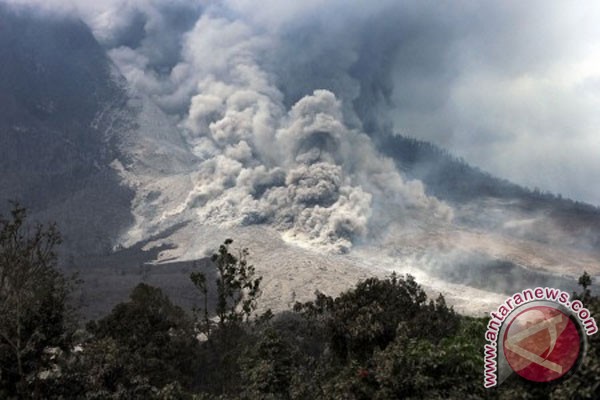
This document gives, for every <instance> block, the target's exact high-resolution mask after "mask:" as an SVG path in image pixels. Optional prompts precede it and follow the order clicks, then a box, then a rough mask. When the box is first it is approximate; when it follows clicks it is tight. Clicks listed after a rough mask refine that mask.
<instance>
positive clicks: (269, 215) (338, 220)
mask: <svg viewBox="0 0 600 400" xmlns="http://www.w3.org/2000/svg"><path fill="white" fill-rule="evenodd" d="M274 46H277V41H276V38H273V37H271V36H269V35H264V34H260V33H257V32H255V31H254V29H253V28H252V27H251V26H249V25H247V24H245V23H243V22H241V21H239V20H233V21H232V20H228V19H226V18H222V17H219V16H212V15H211V14H210V13H205V14H204V15H203V16H202V17H201V18H200V19H199V21H198V22H197V24H196V26H195V27H194V29H193V30H192V31H190V32H189V33H188V34H187V35H186V39H185V45H184V50H183V61H182V62H181V63H179V64H178V65H177V66H176V67H175V68H174V70H175V71H188V73H189V74H191V75H192V77H190V78H188V79H195V80H196V90H195V93H196V94H195V95H194V96H193V97H192V98H191V99H190V107H189V110H188V113H187V115H185V116H184V118H183V119H182V122H181V127H182V129H184V130H185V132H186V136H187V140H188V143H189V145H190V147H191V150H192V152H193V153H194V154H195V156H196V157H197V158H198V165H197V168H196V173H195V174H194V176H195V180H194V182H193V184H192V185H191V188H190V190H189V192H188V194H187V196H186V197H185V201H184V202H183V203H182V204H177V205H174V204H171V205H169V206H168V207H167V208H169V209H171V210H177V211H176V212H175V213H171V214H170V215H169V217H170V218H175V219H173V220H188V219H192V220H194V221H195V222H198V223H201V224H211V225H220V226H224V227H225V226H226V227H232V226H240V225H250V224H270V225H272V226H274V227H276V228H277V229H278V230H280V231H282V232H284V233H285V235H286V237H288V238H292V239H295V240H299V241H303V242H308V243H312V244H316V245H320V246H323V247H325V248H328V249H330V250H332V251H335V252H346V251H348V250H349V249H350V248H351V246H352V242H353V240H355V239H359V238H362V237H364V236H365V235H367V233H369V229H370V228H371V225H370V221H371V220H372V219H373V218H376V217H377V216H375V215H374V212H373V207H372V205H373V199H377V201H378V202H379V203H385V204H386V206H387V207H391V208H393V209H394V217H393V218H390V217H389V215H388V216H386V218H387V219H389V220H396V221H398V220H399V219H402V218H403V217H404V216H405V215H406V214H407V213H409V212H411V211H409V209H417V210H426V211H427V212H433V213H434V214H437V215H438V216H439V217H440V218H448V217H449V216H450V215H451V213H450V210H449V208H448V207H447V206H445V205H444V204H442V203H440V202H438V201H436V200H435V199H432V198H430V197H428V196H426V195H425V193H424V190H423V186H422V185H421V184H419V183H416V182H410V183H406V182H405V181H404V180H403V179H402V177H401V176H400V174H399V173H398V172H397V171H396V170H395V168H394V166H393V163H392V162H391V161H390V160H387V159H384V158H382V157H381V156H379V155H378V154H377V152H376V151H375V149H374V147H373V145H372V143H371V141H370V139H369V138H368V137H367V136H366V135H364V134H362V133H360V132H359V131H357V130H353V129H350V128H348V127H347V126H346V124H345V122H344V115H343V112H342V109H343V104H342V102H341V101H340V100H339V99H337V98H336V96H335V94H334V93H332V92H330V91H327V90H316V91H314V92H313V93H308V94H307V95H306V96H305V97H303V98H301V99H300V100H299V101H298V102H297V103H296V104H294V105H293V106H292V107H291V109H289V110H286V108H285V106H284V102H283V95H282V93H281V92H280V91H279V89H278V88H277V87H276V86H275V84H274V81H275V80H276V79H275V77H273V76H271V75H270V74H269V73H267V72H266V71H265V70H264V69H263V68H262V67H261V65H260V61H261V60H262V59H263V58H264V57H265V54H266V53H267V52H269V51H270V50H272V49H273V47H274ZM164 195H165V196H167V194H164ZM140 207H142V208H143V207H144V204H143V202H142V203H141V204H140ZM380 218H381V216H380Z"/></svg>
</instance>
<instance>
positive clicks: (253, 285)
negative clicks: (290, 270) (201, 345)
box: [190, 239, 262, 334]
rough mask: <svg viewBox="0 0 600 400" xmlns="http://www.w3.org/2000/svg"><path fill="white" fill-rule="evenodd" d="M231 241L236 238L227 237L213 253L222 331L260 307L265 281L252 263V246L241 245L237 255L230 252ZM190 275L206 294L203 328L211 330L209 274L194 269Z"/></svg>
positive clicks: (204, 295) (217, 313) (244, 318)
mask: <svg viewBox="0 0 600 400" xmlns="http://www.w3.org/2000/svg"><path fill="white" fill-rule="evenodd" d="M231 243H233V240H232V239H226V240H225V242H224V243H223V244H222V245H221V246H220V247H219V251H218V253H216V254H213V256H212V258H211V260H212V262H213V263H214V265H215V266H216V268H217V279H216V288H217V305H216V310H215V314H216V317H217V323H218V327H219V329H220V330H221V331H222V330H223V329H224V328H225V327H226V326H227V325H231V324H237V323H239V322H241V321H244V320H246V321H248V319H249V318H250V316H251V314H252V312H253V311H254V310H255V309H256V301H257V299H258V297H259V296H260V282H261V281H262V277H258V278H255V273H256V272H255V269H254V266H252V265H249V264H248V261H247V259H248V255H249V251H248V249H246V248H244V249H241V250H240V251H239V253H238V256H237V257H236V256H234V255H233V254H232V253H231V252H230V245H231ZM190 279H191V280H192V283H193V284H194V285H195V286H196V287H197V288H198V290H199V291H200V292H201V293H202V295H203V297H204V307H203V312H204V315H203V323H204V329H203V330H204V331H205V332H206V333H207V334H208V333H210V330H211V321H210V320H209V314H210V312H209V310H208V300H207V299H208V286H207V281H206V276H205V275H204V274H202V273H201V272H193V273H192V274H191V275H190Z"/></svg>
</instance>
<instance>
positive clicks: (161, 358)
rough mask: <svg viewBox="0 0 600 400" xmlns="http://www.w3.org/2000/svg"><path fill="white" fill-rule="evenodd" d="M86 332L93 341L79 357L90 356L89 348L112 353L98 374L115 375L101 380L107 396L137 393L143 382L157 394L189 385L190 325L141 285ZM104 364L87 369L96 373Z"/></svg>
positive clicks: (193, 360)
mask: <svg viewBox="0 0 600 400" xmlns="http://www.w3.org/2000/svg"><path fill="white" fill-rule="evenodd" d="M88 329H89V330H90V332H91V333H92V334H93V335H94V336H95V337H94V340H93V341H91V342H90V343H88V344H87V345H85V346H84V357H89V355H90V354H92V355H93V354H94V352H93V351H92V350H88V349H96V351H100V352H101V353H102V348H107V349H109V348H112V349H113V350H112V351H111V352H108V351H106V354H116V355H115V357H113V359H114V360H115V361H111V362H110V363H108V364H107V365H106V366H105V367H106V368H103V369H102V370H108V371H118V373H110V374H105V375H103V379H104V382H105V383H104V385H103V386H104V387H106V388H108V389H109V390H110V391H115V390H116V389H117V388H118V387H119V386H121V387H124V388H126V389H127V390H134V389H135V390H137V389H139V386H140V385H139V383H140V382H142V383H143V382H144V381H147V382H149V383H151V385H152V386H154V387H155V388H159V389H160V388H163V387H165V386H166V385H181V386H183V387H190V386H191V385H192V383H193V377H194V373H195V369H196V367H197V358H198V349H199V345H198V341H197V340H196V338H195V337H194V331H193V329H192V321H191V320H190V319H189V318H188V317H187V315H186V314H185V312H184V311H183V309H181V308H180V307H178V306H176V305H174V304H173V303H172V302H171V301H170V300H169V298H168V297H167V296H166V295H165V294H163V292H162V291H161V290H160V289H159V288H155V287H152V286H149V285H147V284H144V283H140V284H139V285H138V286H136V287H135V288H134V289H133V291H132V292H131V295H130V301H128V302H126V303H120V304H118V305H116V306H115V308H114V309H113V310H112V312H111V313H110V314H109V315H107V316H106V317H104V318H103V319H101V320H100V321H98V322H97V323H90V324H89V325H88ZM109 345H110V346H109ZM111 346H112V347H111ZM103 359H104V358H103V357H96V358H94V357H91V359H90V365H89V366H88V369H89V370H90V371H94V370H97V369H98V368H99V362H100V364H101V363H103V361H101V360H103ZM94 381H98V380H97V379H94Z"/></svg>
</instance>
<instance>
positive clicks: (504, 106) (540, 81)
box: [1, 0, 600, 205]
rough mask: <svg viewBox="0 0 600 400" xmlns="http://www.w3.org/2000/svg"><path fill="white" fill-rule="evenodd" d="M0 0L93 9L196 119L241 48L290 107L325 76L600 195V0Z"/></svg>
mask: <svg viewBox="0 0 600 400" xmlns="http://www.w3.org/2000/svg"><path fill="white" fill-rule="evenodd" d="M1 1H5V2H6V1H8V2H10V3H18V4H27V5H30V6H31V5H32V6H33V7H35V8H36V9H40V10H44V12H48V11H49V12H54V13H68V14H73V15H76V16H77V17H78V18H81V19H82V20H83V21H85V22H86V23H87V24H88V25H89V26H90V27H91V28H92V30H93V32H94V34H95V36H96V37H97V38H98V40H99V41H100V42H101V43H102V45H103V46H105V48H106V49H107V51H108V52H109V55H110V56H111V58H112V59H113V60H114V62H115V63H116V64H117V66H118V67H119V68H120V69H121V71H122V72H123V74H124V75H125V76H126V77H127V79H128V80H129V81H130V82H131V83H132V85H134V86H135V87H136V88H137V89H138V90H140V91H142V92H144V93H147V94H148V95H149V96H151V97H152V98H153V99H154V100H155V101H156V102H157V104H158V105H159V106H160V107H161V108H163V110H165V111H166V112H167V113H168V114H170V115H171V116H172V117H173V118H174V119H175V120H177V121H178V122H179V123H180V126H181V127H182V128H183V129H191V130H193V129H192V128H190V126H191V125H190V123H191V122H190V121H192V117H193V116H192V115H191V110H192V108H193V107H192V106H193V99H194V97H195V96H197V95H198V89H199V88H200V87H203V86H202V85H203V84H204V85H206V82H205V78H206V76H207V74H208V75H210V74H213V75H216V76H217V78H218V75H219V74H220V72H219V71H224V70H226V69H227V68H231V65H229V64H228V62H230V61H231V58H228V57H229V56H228V54H231V53H234V52H235V54H236V58H234V59H240V58H239V57H242V58H241V59H245V58H244V57H246V58H252V59H253V60H254V61H256V65H257V68H259V69H260V70H261V71H262V72H264V74H262V75H260V79H263V78H264V79H265V80H266V81H267V82H268V83H269V85H266V86H269V87H274V88H276V89H277V90H276V91H277V93H271V94H268V95H269V96H271V95H272V96H275V97H276V96H281V97H282V99H281V101H282V102H283V103H284V104H285V105H286V107H287V108H288V109H290V108H291V107H292V106H293V105H294V104H295V103H296V102H297V101H298V100H300V99H301V98H303V97H304V96H307V95H310V94H312V93H313V92H314V91H315V90H319V89H326V90H328V91H330V92H332V93H333V94H334V95H335V96H336V98H337V99H339V100H340V102H341V108H342V111H343V113H344V119H345V121H346V123H347V124H348V126H349V127H350V128H355V129H358V130H360V131H363V132H365V133H367V134H368V135H372V136H373V135H378V134H382V133H384V132H390V131H393V132H397V133H400V134H403V135H407V136H411V137H415V138H419V139H423V140H428V141H431V142H433V143H436V144H438V145H440V146H442V147H444V148H446V149H448V150H450V151H451V152H452V153H453V154H455V155H457V156H459V157H463V158H464V159H465V160H466V161H468V162H469V163H471V164H473V165H475V166H478V167H480V168H482V169H484V170H487V171H489V172H491V173H493V174H495V175H497V176H499V177H502V178H507V179H509V180H512V181H514V182H516V183H519V184H523V185H527V186H529V187H531V188H534V187H537V188H539V189H541V190H545V191H551V192H553V193H560V194H562V195H563V196H567V197H571V198H574V199H577V200H583V201H587V202H590V203H592V204H595V205H600V184H598V180H599V178H600V157H599V156H600V132H599V128H600V112H599V110H600V4H598V3H597V2H592V1H569V2H566V1H527V2H523V1H509V0H506V1H504V0H503V1H480V2H473V1H461V0H458V1H424V0H420V1H392V0H381V1H362V0H357V1H354V2H347V1H342V0H306V1H302V2H298V1H293V0H265V1H260V2H257V1H251V0H223V1H191V0H97V1H94V2H89V1H86V0H45V1H41V0H1ZM208 35H214V40H212V41H210V40H208V39H207V37H208ZM209 42H210V43H212V46H213V47H210V48H209V47H206V43H209ZM203 46H204V47H203ZM216 46H221V47H222V49H221V50H218V51H217V50H215V48H216ZM262 72H261V73H262ZM203 74H204V75H203ZM230 79H233V80H235V77H233V78H230ZM203 82H204V83H203ZM194 126H195V125H194Z"/></svg>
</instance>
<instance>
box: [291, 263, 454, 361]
mask: <svg viewBox="0 0 600 400" xmlns="http://www.w3.org/2000/svg"><path fill="white" fill-rule="evenodd" d="M426 300H427V295H426V294H425V292H424V291H423V289H422V288H421V287H420V286H419V285H418V284H417V283H416V281H415V280H414V278H413V277H412V276H410V275H409V276H407V277H406V279H403V278H400V277H398V276H396V275H395V274H392V276H391V277H390V278H388V279H384V280H380V279H377V278H370V279H367V280H365V281H363V282H360V283H359V284H358V285H357V286H356V288H354V289H351V290H349V291H347V292H345V293H342V294H341V295H340V296H339V297H338V298H336V299H332V298H328V297H327V296H324V295H322V294H320V293H318V294H317V298H316V300H315V301H313V302H308V303H305V304H296V306H295V309H296V310H297V311H301V312H302V313H303V314H304V315H306V316H307V317H309V318H315V317H316V318H321V319H323V320H324V322H325V326H326V329H328V330H329V332H330V339H331V349H332V351H333V353H334V354H335V355H336V356H337V357H338V358H339V359H340V360H341V361H346V360H348V359H357V360H359V361H365V360H367V359H369V358H370V357H371V356H372V354H373V351H374V350H375V349H383V348H385V347H386V346H387V345H388V344H389V343H391V342H392V341H393V340H394V338H395V337H396V332H397V329H398V327H399V326H402V327H403V329H405V330H406V332H407V334H408V335H422V334H423V332H425V334H426V335H429V336H430V337H431V338H433V339H437V338H440V337H443V336H444V335H446V334H448V333H450V332H452V330H453V329H455V327H456V326H457V323H458V316H457V315H456V314H455V313H454V311H453V310H452V309H450V308H448V307H447V306H446V303H445V301H444V299H443V297H440V298H439V299H438V301H437V302H430V303H429V304H427V302H426ZM423 326H428V329H427V330H426V331H423V330H422V327H423Z"/></svg>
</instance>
